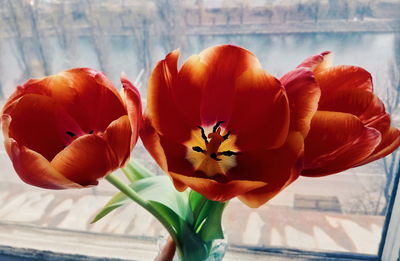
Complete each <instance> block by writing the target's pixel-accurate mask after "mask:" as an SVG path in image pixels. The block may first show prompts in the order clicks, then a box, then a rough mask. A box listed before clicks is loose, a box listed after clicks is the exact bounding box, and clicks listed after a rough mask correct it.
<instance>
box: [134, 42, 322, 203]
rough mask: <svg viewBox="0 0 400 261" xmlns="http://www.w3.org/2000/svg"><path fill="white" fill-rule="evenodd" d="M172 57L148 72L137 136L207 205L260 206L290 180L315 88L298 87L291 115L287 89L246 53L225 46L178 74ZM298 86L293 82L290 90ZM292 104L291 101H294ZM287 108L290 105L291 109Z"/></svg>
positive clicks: (308, 78) (308, 81)
mask: <svg viewBox="0 0 400 261" xmlns="http://www.w3.org/2000/svg"><path fill="white" fill-rule="evenodd" d="M178 56H179V52H178V51H174V52H172V53H170V54H168V55H167V56H166V58H165V59H164V60H162V61H160V62H159V63H158V64H157V65H156V67H155V69H154V70H153V72H152V74H151V77H150V81H149V90H148V111H147V115H146V116H145V121H144V126H143V129H142V132H141V138H142V140H143V142H144V144H145V146H146V148H147V149H148V150H149V152H150V153H151V154H152V156H153V157H154V158H155V160H156V161H157V162H158V164H159V165H160V166H161V167H162V168H163V169H164V170H165V171H166V172H167V173H168V174H169V175H170V176H171V178H172V180H173V182H174V185H175V187H176V188H177V189H178V190H180V191H183V190H185V189H186V188H187V187H190V188H192V189H193V190H195V191H197V192H199V193H201V194H202V195H204V196H205V197H207V198H208V199H210V200H215V201H226V200H229V199H231V198H233V197H235V196H239V198H240V199H241V200H242V201H244V202H245V203H246V204H247V205H249V206H251V207H258V206H260V205H261V204H263V203H265V202H266V201H268V200H269V199H270V198H272V197H273V196H274V195H276V194H277V193H278V192H279V191H280V190H282V189H283V188H284V187H286V186H287V185H289V184H290V183H291V182H292V181H294V180H295V179H296V178H297V177H298V175H299V170H301V157H302V153H303V140H304V137H305V133H307V131H308V130H307V128H308V125H309V122H310V120H311V117H312V115H313V114H314V112H315V110H316V107H317V102H318V97H319V89H318V88H317V87H316V85H315V82H314V81H313V77H312V73H311V72H309V74H308V75H305V76H304V81H303V82H301V83H299V84H298V85H299V86H298V87H296V88H299V87H300V85H302V86H305V87H306V88H307V89H308V92H296V91H294V92H296V102H297V104H296V106H295V107H296V108H297V109H298V110H301V111H302V112H301V113H297V112H295V113H292V112H290V110H289V103H288V100H287V95H286V91H285V89H284V88H283V87H282V85H281V83H280V82H279V80H277V79H275V78H274V77H273V76H271V75H270V74H268V73H267V72H265V71H264V70H263V69H262V68H261V65H260V63H259V61H258V60H257V58H256V57H255V56H254V55H253V54H252V53H250V52H248V51H247V50H244V49H242V48H239V47H235V46H230V45H223V46H217V47H212V48H209V49H206V50H204V51H202V52H201V53H200V54H199V55H193V56H191V57H189V59H188V60H187V61H186V62H185V63H184V64H183V66H182V67H181V69H180V70H178V68H177V63H178ZM295 85H297V84H295ZM294 100H295V99H294ZM291 107H292V105H291Z"/></svg>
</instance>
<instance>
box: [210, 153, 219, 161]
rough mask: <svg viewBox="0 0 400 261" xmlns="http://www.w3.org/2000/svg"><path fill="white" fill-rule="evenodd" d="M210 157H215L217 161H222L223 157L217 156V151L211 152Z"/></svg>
mask: <svg viewBox="0 0 400 261" xmlns="http://www.w3.org/2000/svg"><path fill="white" fill-rule="evenodd" d="M210 157H211V158H212V159H214V160H216V161H220V160H221V159H219V158H218V157H217V153H215V152H214V153H211V155H210Z"/></svg>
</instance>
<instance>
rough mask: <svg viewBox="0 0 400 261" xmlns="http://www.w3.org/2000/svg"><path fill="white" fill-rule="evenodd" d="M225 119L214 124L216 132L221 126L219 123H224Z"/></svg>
mask: <svg viewBox="0 0 400 261" xmlns="http://www.w3.org/2000/svg"><path fill="white" fill-rule="evenodd" d="M223 122H224V121H219V122H217V123H216V124H215V125H214V127H213V132H216V131H217V129H218V127H219V125H221V123H223Z"/></svg>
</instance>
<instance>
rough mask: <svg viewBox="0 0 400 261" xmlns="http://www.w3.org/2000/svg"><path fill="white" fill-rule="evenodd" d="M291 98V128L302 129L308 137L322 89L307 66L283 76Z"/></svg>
mask: <svg viewBox="0 0 400 261" xmlns="http://www.w3.org/2000/svg"><path fill="white" fill-rule="evenodd" d="M281 82H282V84H283V85H284V86H285V89H286V93H287V95H288V98H289V106H290V130H291V131H300V132H301V133H302V135H303V137H306V136H307V134H308V131H309V130H310V123H311V119H312V117H313V116H314V114H315V112H316V111H317V108H318V102H319V98H320V96H321V90H320V89H319V87H318V85H317V83H316V82H315V79H314V75H313V73H312V72H311V71H310V70H308V69H306V68H298V69H295V70H293V71H291V72H289V73H287V74H285V75H284V76H283V77H282V78H281Z"/></svg>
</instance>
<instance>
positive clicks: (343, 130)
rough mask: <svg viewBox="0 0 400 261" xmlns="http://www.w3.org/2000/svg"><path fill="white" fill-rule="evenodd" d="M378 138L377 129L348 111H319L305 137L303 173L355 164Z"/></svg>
mask: <svg viewBox="0 0 400 261" xmlns="http://www.w3.org/2000/svg"><path fill="white" fill-rule="evenodd" d="M380 141H381V135H380V133H379V131H377V130H375V129H373V128H368V127H365V126H364V125H363V124H362V122H361V121H360V120H359V119H358V118H357V117H356V116H353V115H351V114H348V113H341V112H327V111H318V112H317V113H316V114H315V116H314V118H313V120H312V122H311V129H310V132H309V134H308V136H307V138H306V140H305V162H304V170H303V171H302V175H303V176H312V177H317V176H325V175H329V174H333V173H337V172H340V171H343V170H346V169H348V168H351V167H353V166H355V165H357V164H358V163H359V162H362V161H363V160H364V159H365V158H367V157H368V156H369V155H370V154H371V153H372V152H373V151H374V150H375V148H376V147H377V146H378V144H379V143H380Z"/></svg>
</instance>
